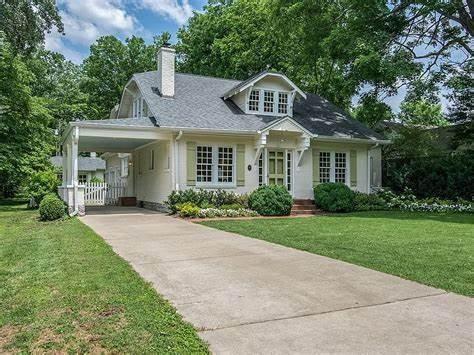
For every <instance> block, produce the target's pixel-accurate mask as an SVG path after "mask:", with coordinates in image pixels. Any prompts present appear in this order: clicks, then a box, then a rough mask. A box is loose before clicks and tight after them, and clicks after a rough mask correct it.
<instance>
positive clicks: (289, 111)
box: [245, 87, 294, 117]
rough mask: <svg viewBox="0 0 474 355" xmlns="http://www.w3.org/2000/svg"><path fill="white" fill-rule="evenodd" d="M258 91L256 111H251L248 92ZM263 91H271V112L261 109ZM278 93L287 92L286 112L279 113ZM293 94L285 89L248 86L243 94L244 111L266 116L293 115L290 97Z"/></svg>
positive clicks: (263, 98)
mask: <svg viewBox="0 0 474 355" xmlns="http://www.w3.org/2000/svg"><path fill="white" fill-rule="evenodd" d="M254 90H255V91H259V97H258V98H259V101H258V111H251V110H249V101H250V93H251V92H252V91H254ZM265 91H269V92H273V112H265V111H264V109H263V106H264V100H265ZM280 93H284V94H287V95H288V96H287V97H288V98H287V101H288V102H287V104H286V106H287V109H286V111H287V112H286V113H279V112H278V102H279V100H280ZM293 97H294V95H292V92H291V91H287V90H274V89H265V88H255V87H250V88H249V89H248V90H247V92H246V94H245V113H247V114H254V115H266V116H281V117H285V116H290V117H291V116H293V103H292V102H291V101H292V98H293Z"/></svg>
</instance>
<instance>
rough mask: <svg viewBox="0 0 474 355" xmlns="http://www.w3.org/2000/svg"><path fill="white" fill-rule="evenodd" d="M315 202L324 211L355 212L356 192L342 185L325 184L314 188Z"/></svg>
mask: <svg viewBox="0 0 474 355" xmlns="http://www.w3.org/2000/svg"><path fill="white" fill-rule="evenodd" d="M314 201H315V203H316V205H317V206H318V207H319V208H321V209H322V210H323V211H329V212H350V211H352V210H354V192H353V191H352V190H351V189H350V188H349V187H347V186H346V185H344V184H342V183H332V182H329V183H323V184H319V185H318V186H316V187H315V188H314Z"/></svg>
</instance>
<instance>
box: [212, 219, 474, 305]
mask: <svg viewBox="0 0 474 355" xmlns="http://www.w3.org/2000/svg"><path fill="white" fill-rule="evenodd" d="M203 224H205V225H207V226H210V227H214V228H218V229H222V230H226V231H230V232H234V233H239V234H242V235H245V236H248V237H253V238H257V239H262V240H266V241H269V242H272V243H276V244H281V245H285V246H288V247H292V248H296V249H300V250H306V251H308V252H311V253H315V254H320V255H325V256H328V257H330V258H334V259H340V260H344V261H347V262H350V263H353V264H357V265H362V266H365V267H368V268H371V269H374V270H379V271H382V272H385V273H388V274H393V275H397V276H400V277H403V278H406V279H409V280H414V281H418V282H420V283H423V284H426V285H430V286H434V287H438V288H442V289H444V290H448V291H452V292H456V293H460V294H463V295H467V296H471V297H472V296H474V216H473V215H467V214H428V213H407V212H395V211H393V212H360V213H351V214H345V215H327V216H317V217H310V218H286V219H254V220H225V221H218V220H216V221H206V222H203Z"/></svg>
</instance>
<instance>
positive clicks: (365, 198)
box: [354, 192, 388, 211]
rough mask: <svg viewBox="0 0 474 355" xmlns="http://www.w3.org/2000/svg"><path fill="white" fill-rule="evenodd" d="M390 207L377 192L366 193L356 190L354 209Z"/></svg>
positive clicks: (382, 208) (371, 209) (367, 209)
mask: <svg viewBox="0 0 474 355" xmlns="http://www.w3.org/2000/svg"><path fill="white" fill-rule="evenodd" d="M386 209H388V206H387V203H386V202H385V200H384V199H383V198H382V197H380V196H379V195H377V194H364V193H362V192H356V193H355V195H354V210H356V211H380V210H386Z"/></svg>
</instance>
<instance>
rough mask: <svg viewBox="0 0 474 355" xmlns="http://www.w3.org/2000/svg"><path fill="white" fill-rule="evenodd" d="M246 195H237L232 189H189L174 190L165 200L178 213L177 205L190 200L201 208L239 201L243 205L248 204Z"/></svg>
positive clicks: (172, 210) (173, 211)
mask: <svg viewBox="0 0 474 355" xmlns="http://www.w3.org/2000/svg"><path fill="white" fill-rule="evenodd" d="M247 199H248V197H247V196H246V195H237V194H236V193H234V192H231V191H225V190H215V191H212V190H202V189H200V190H194V189H187V190H182V191H173V192H172V193H171V194H170V195H169V196H168V200H167V201H166V202H165V204H166V206H167V207H168V208H169V209H170V211H171V212H172V213H176V212H177V211H178V210H177V207H176V206H177V205H179V204H182V203H186V202H190V203H194V204H195V205H196V206H197V207H200V208H209V207H220V206H222V205H230V204H234V203H239V204H241V205H242V206H247Z"/></svg>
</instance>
